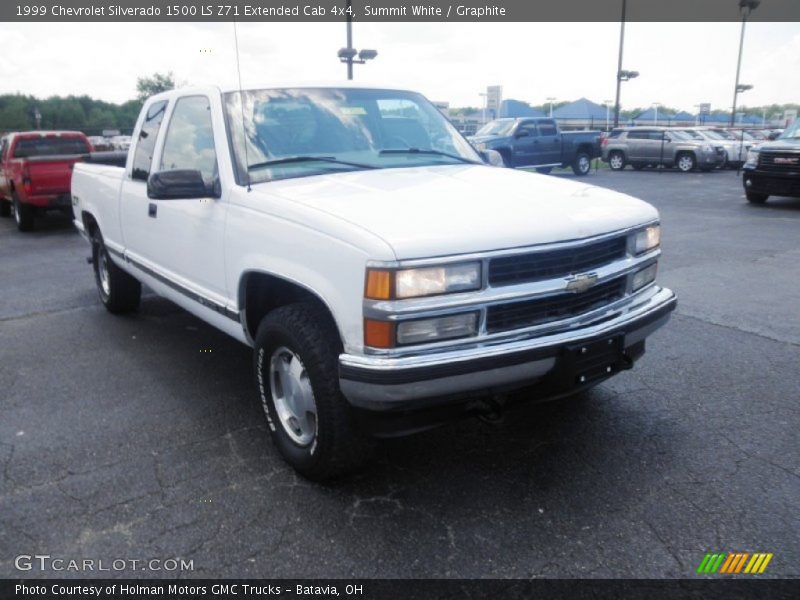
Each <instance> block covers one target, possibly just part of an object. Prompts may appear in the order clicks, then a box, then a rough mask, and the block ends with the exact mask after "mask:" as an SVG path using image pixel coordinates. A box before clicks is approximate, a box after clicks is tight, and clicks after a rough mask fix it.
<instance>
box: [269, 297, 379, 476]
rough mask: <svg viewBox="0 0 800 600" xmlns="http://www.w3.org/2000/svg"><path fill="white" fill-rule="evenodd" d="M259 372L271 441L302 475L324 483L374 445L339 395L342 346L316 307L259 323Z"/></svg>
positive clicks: (280, 311)
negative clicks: (359, 428)
mask: <svg viewBox="0 0 800 600" xmlns="http://www.w3.org/2000/svg"><path fill="white" fill-rule="evenodd" d="M254 349H255V353H254V367H255V375H256V385H257V386H258V392H259V396H260V398H261V405H262V408H263V410H264V413H265V415H266V418H267V424H268V426H269V431H270V436H271V437H272V441H273V442H274V443H275V445H276V446H277V448H278V451H279V452H280V453H281V456H283V458H284V460H286V462H287V463H289V464H290V465H291V466H292V467H293V468H294V469H295V470H296V471H297V472H298V473H300V474H301V475H303V476H304V477H306V478H308V479H311V480H313V481H322V480H325V479H330V478H332V477H335V476H338V475H342V474H345V473H348V472H350V471H353V470H354V469H356V468H357V467H358V466H360V465H361V464H362V463H363V462H364V461H365V460H366V459H367V458H368V457H369V454H370V450H371V446H372V441H371V440H370V439H369V438H367V437H366V436H365V435H364V434H363V433H362V432H361V431H359V430H358V427H357V425H356V423H355V419H354V415H353V413H352V409H351V408H350V405H349V404H348V403H347V400H346V399H345V398H344V396H343V395H342V393H341V391H340V390H339V370H338V363H339V353H340V352H341V342H340V340H339V334H338V332H337V331H336V327H335V325H334V324H333V323H332V322H331V319H330V317H329V315H328V314H327V313H326V312H325V311H324V310H323V309H322V308H321V307H319V306H318V305H316V304H315V303H312V302H301V303H297V304H290V305H287V306H282V307H280V308H277V309H275V310H273V311H272V312H270V313H269V314H268V315H267V316H266V317H264V319H263V320H262V321H261V325H259V327H258V332H257V333H256V337H255V347H254Z"/></svg>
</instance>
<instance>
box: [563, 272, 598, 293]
mask: <svg viewBox="0 0 800 600" xmlns="http://www.w3.org/2000/svg"><path fill="white" fill-rule="evenodd" d="M595 283H597V274H596V273H582V274H580V275H575V277H573V278H572V279H570V280H569V282H568V283H567V289H568V290H569V291H570V292H575V293H576V294H582V293H583V292H585V291H586V290H588V289H589V288H590V287H592V286H593V285H594V284H595Z"/></svg>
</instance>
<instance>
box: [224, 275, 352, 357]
mask: <svg viewBox="0 0 800 600" xmlns="http://www.w3.org/2000/svg"><path fill="white" fill-rule="evenodd" d="M303 301H306V302H311V303H314V304H316V305H317V306H318V307H319V308H321V309H322V311H323V312H324V314H325V315H327V317H328V318H329V319H330V323H331V324H332V325H333V327H334V329H335V330H336V331H337V332H338V331H339V329H338V327H337V325H336V320H335V319H334V318H333V313H331V311H330V309H329V308H328V305H327V304H325V302H323V301H322V299H321V298H320V297H319V296H317V295H316V294H315V293H314V292H312V291H310V290H308V289H306V288H304V287H303V286H301V285H298V284H296V283H293V282H291V281H287V280H286V279H283V278H281V277H277V276H275V275H271V274H269V273H258V272H251V273H246V274H245V275H244V276H243V277H242V279H241V281H240V282H239V308H240V309H242V310H243V311H244V317H245V322H244V327H245V331H246V332H247V335H248V336H249V337H250V339H253V338H255V336H256V331H257V330H258V326H259V324H260V323H261V321H262V319H263V318H264V317H265V316H266V315H267V313H269V312H271V311H273V310H275V309H276V308H279V307H281V306H286V305H287V304H294V303H295V302H303ZM339 337H340V341H341V334H340V336H339Z"/></svg>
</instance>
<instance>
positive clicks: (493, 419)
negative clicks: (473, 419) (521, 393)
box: [476, 394, 508, 425]
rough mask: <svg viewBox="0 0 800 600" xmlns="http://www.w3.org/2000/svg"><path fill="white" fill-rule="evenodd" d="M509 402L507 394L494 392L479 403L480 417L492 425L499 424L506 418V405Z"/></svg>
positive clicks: (478, 415)
mask: <svg viewBox="0 0 800 600" xmlns="http://www.w3.org/2000/svg"><path fill="white" fill-rule="evenodd" d="M507 402H508V396H507V395H506V394H494V395H493V396H490V397H489V398H486V399H484V400H482V401H481V402H480V404H479V408H478V410H479V412H478V414H477V415H476V416H477V417H478V419H480V420H481V421H483V422H484V423H489V424H490V425H499V424H500V423H502V422H504V421H505V420H506V416H505V406H506V403H507Z"/></svg>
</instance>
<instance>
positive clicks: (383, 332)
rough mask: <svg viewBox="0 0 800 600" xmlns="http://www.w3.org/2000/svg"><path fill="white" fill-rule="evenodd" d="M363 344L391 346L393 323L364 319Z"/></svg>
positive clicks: (376, 346)
mask: <svg viewBox="0 0 800 600" xmlns="http://www.w3.org/2000/svg"><path fill="white" fill-rule="evenodd" d="M364 345H365V346H370V347H372V348H393V347H394V323H391V322H390V321H373V320H372V319H364Z"/></svg>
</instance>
